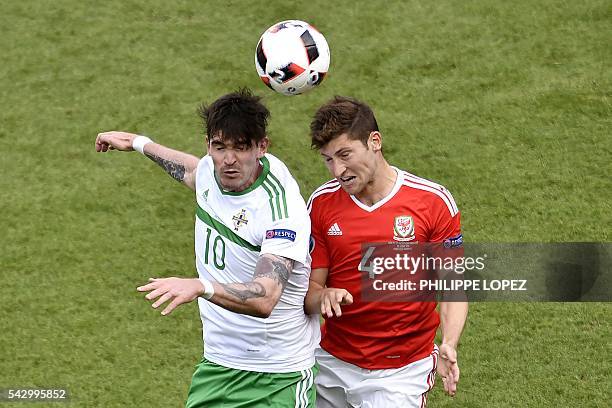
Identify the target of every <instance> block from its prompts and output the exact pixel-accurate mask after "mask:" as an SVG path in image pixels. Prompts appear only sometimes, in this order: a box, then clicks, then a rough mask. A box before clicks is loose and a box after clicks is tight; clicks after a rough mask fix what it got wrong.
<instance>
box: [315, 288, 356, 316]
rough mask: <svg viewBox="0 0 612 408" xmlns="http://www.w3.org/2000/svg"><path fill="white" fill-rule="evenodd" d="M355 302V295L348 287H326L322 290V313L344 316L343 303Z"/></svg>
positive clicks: (324, 314)
mask: <svg viewBox="0 0 612 408" xmlns="http://www.w3.org/2000/svg"><path fill="white" fill-rule="evenodd" d="M352 303H353V295H351V294H350V293H349V292H348V291H347V290H346V289H338V288H325V289H323V291H322V292H321V314H322V315H323V316H327V317H333V316H334V313H333V312H336V316H338V317H340V316H342V309H341V308H340V306H341V305H350V304H352Z"/></svg>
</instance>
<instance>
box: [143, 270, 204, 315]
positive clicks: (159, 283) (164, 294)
mask: <svg viewBox="0 0 612 408" xmlns="http://www.w3.org/2000/svg"><path fill="white" fill-rule="evenodd" d="M136 290H138V291H139V292H149V291H151V292H150V293H148V294H147V295H146V296H145V298H146V299H147V300H154V299H156V298H158V297H159V299H157V301H156V302H155V303H153V304H152V305H151V306H153V308H154V309H157V308H158V307H159V306H161V305H162V304H163V303H165V302H167V301H168V300H170V299H172V302H170V304H169V305H168V306H166V308H165V309H164V310H163V311H162V312H161V314H162V315H164V316H165V315H167V314H170V313H171V312H172V311H173V310H174V309H176V307H177V306H179V305H182V304H183V303H189V302H191V301H193V300H194V299H196V298H197V297H198V296H200V295H202V294H203V293H204V285H203V284H202V282H200V280H199V279H181V278H165V279H154V278H149V283H148V284H146V285H144V286H139V287H137V288H136ZM160 296H161V297H160Z"/></svg>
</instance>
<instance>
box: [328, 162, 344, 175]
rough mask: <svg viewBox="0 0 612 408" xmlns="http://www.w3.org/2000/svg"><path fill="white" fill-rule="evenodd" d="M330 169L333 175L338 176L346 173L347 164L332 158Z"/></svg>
mask: <svg viewBox="0 0 612 408" xmlns="http://www.w3.org/2000/svg"><path fill="white" fill-rule="evenodd" d="M330 170H331V173H332V175H333V176H334V177H336V178H337V177H340V176H342V175H343V174H344V171H345V170H346V166H344V165H343V164H342V163H339V162H338V161H336V160H332V163H331V166H330Z"/></svg>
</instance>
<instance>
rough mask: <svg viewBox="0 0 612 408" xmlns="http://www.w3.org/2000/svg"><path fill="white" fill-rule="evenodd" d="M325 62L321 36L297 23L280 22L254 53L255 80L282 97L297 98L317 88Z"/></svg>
mask: <svg viewBox="0 0 612 408" xmlns="http://www.w3.org/2000/svg"><path fill="white" fill-rule="evenodd" d="M329 62H330V54H329V46H328V45H327V41H326V40H325V37H323V34H321V33H320V32H319V31H318V30H317V29H316V28H314V27H313V26H311V25H310V24H308V23H306V22H304V21H300V20H287V21H281V22H280V23H276V24H274V25H273V26H272V27H270V28H268V29H267V30H266V31H265V32H264V33H263V34H262V36H261V38H260V39H259V42H258V43H257V49H256V51H255V67H256V68H257V73H258V74H259V77H260V78H261V80H262V81H263V82H264V83H265V84H266V85H267V86H268V87H270V88H271V89H273V90H275V91H276V92H279V93H282V94H284V95H299V94H301V93H304V92H306V91H309V90H310V89H312V88H314V87H316V86H317V85H319V84H320V83H321V81H323V78H325V74H327V70H328V68H329Z"/></svg>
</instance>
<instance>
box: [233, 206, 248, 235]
mask: <svg viewBox="0 0 612 408" xmlns="http://www.w3.org/2000/svg"><path fill="white" fill-rule="evenodd" d="M232 221H234V231H238V230H239V229H240V227H242V226H243V225H246V224H248V223H249V220H248V219H247V216H246V210H245V209H244V208H243V209H242V210H240V212H238V213H236V215H234V216H233V217H232Z"/></svg>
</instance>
